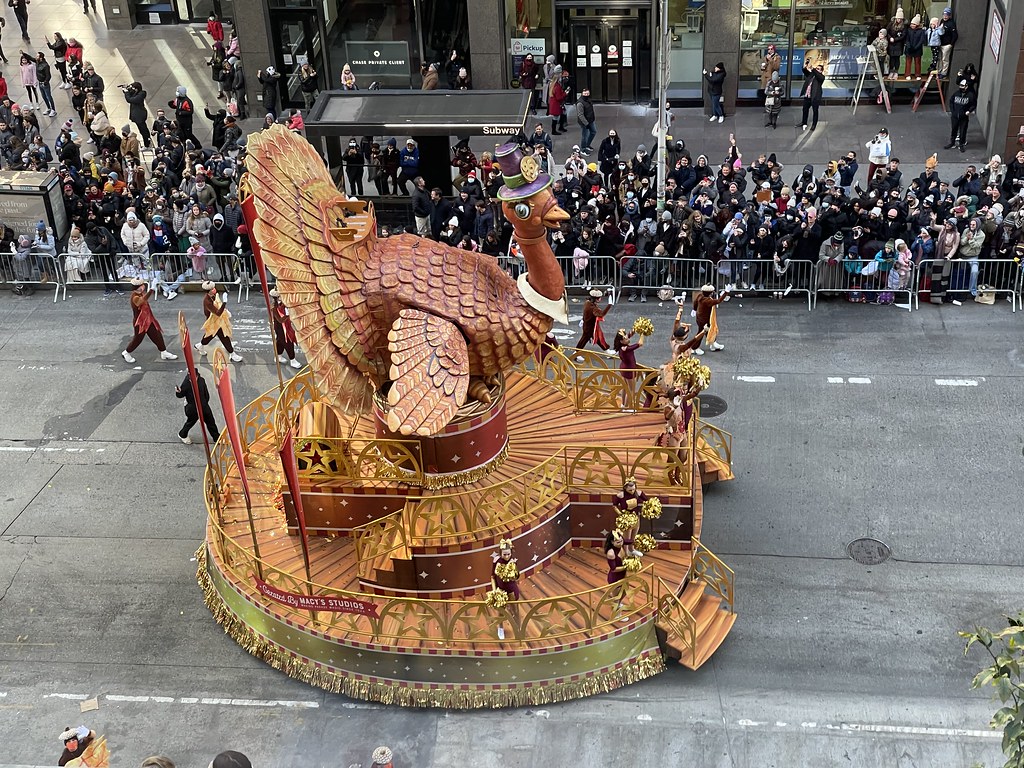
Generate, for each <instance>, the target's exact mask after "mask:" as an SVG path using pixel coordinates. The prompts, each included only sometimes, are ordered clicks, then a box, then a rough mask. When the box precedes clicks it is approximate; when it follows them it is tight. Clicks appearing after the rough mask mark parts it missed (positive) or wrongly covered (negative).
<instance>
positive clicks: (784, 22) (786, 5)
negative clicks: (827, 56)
mask: <svg viewBox="0 0 1024 768" xmlns="http://www.w3.org/2000/svg"><path fill="white" fill-rule="evenodd" d="M790 5H791V3H790V0H777V2H775V3H772V2H771V0H743V2H742V3H741V6H740V64H739V68H738V69H737V72H738V73H739V93H738V98H741V99H754V98H757V96H758V94H757V91H758V89H759V88H760V87H761V72H762V70H761V63H762V61H763V60H764V56H765V53H766V51H767V50H768V46H769V45H774V46H775V48H776V50H777V51H778V53H779V56H781V57H782V66H781V69H780V70H779V76H780V77H781V78H782V79H783V80H785V78H786V74H787V71H788V64H789V58H788V56H787V53H788V51H789V23H790V12H791V9H790ZM798 71H799V70H798ZM798 85H799V83H798Z"/></svg>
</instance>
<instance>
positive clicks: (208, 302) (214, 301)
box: [195, 280, 242, 363]
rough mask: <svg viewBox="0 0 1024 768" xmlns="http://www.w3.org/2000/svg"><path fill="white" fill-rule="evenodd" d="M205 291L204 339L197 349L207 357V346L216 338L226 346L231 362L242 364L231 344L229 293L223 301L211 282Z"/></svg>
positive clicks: (204, 287) (197, 345)
mask: <svg viewBox="0 0 1024 768" xmlns="http://www.w3.org/2000/svg"><path fill="white" fill-rule="evenodd" d="M203 290H204V291H206V296H205V298H203V314H204V315H205V316H206V322H205V323H203V338H202V340H201V341H199V342H197V343H196V345H195V346H196V349H198V350H199V354H201V355H205V354H206V352H207V349H206V347H207V345H208V344H209V343H210V342H211V341H213V338H214V337H215V336H216V337H217V338H218V339H220V343H221V344H223V345H224V349H226V350H227V351H228V354H229V356H230V360H231V362H233V363H240V362H242V356H241V355H240V354H238V353H237V352H235V348H234V346H232V344H231V313H230V312H229V311H228V308H227V305H226V302H227V298H228V294H227V292H226V291H225V293H224V298H223V299H221V297H220V296H218V295H217V284H216V283H214V282H213V281H211V280H207V281H206V282H204V283H203Z"/></svg>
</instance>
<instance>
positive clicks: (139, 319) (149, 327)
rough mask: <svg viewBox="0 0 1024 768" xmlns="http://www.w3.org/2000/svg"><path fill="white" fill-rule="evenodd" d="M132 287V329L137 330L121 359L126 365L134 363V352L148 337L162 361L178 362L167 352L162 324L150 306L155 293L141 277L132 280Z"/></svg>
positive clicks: (176, 357) (175, 357) (174, 356)
mask: <svg viewBox="0 0 1024 768" xmlns="http://www.w3.org/2000/svg"><path fill="white" fill-rule="evenodd" d="M132 285H134V286H135V290H133V291H132V296H131V304H132V316H133V318H132V327H133V328H134V329H135V335H134V336H132V338H131V341H129V342H128V346H127V347H125V348H124V350H123V351H122V352H121V357H123V358H124V361H125V362H126V363H134V362H135V358H134V357H132V352H134V351H135V349H136V348H137V347H138V346H139V344H141V343H142V340H143V339H144V338H146V337H147V336H148V337H149V340H150V341H152V342H153V343H154V344H155V345H156V348H157V349H158V350H160V359H161V360H177V359H178V356H177V355H173V354H171V353H170V352H168V351H167V344H165V343H164V335H163V333H162V332H161V329H160V323H158V322H157V321H156V318H155V317H153V310H152V308H151V307H150V306H149V300H150V298H151V297H152V296H153V291H151V290H150V289H149V288H148V286H147V283H146V281H145V280H143V279H142V278H141V277H137V278H135V279H134V280H132Z"/></svg>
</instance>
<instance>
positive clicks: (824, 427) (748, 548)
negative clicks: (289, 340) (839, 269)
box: [0, 291, 1024, 768]
mask: <svg viewBox="0 0 1024 768" xmlns="http://www.w3.org/2000/svg"><path fill="white" fill-rule="evenodd" d="M256 298H257V297H256V296H255V295H254V297H253V300H252V301H250V302H249V303H248V304H244V305H241V306H237V307H235V306H232V312H233V313H234V316H235V319H236V327H237V329H238V330H237V333H236V343H237V346H238V347H239V348H240V351H241V353H242V354H243V355H244V357H245V360H244V362H242V363H241V364H238V365H235V366H233V375H234V380H235V386H236V399H237V401H238V402H239V403H242V402H246V401H248V400H249V399H251V398H252V397H254V396H255V395H257V394H258V393H260V392H262V391H265V390H268V389H271V388H273V387H275V386H276V383H277V381H276V374H275V373H274V369H273V367H272V360H271V354H270V336H269V332H268V330H267V328H266V325H265V323H264V322H263V316H262V306H261V305H260V304H259V303H258V302H257V301H256ZM199 307H200V304H199V297H198V295H196V294H187V295H184V296H182V297H181V298H179V299H178V300H176V301H175V302H174V303H173V304H168V303H167V302H165V301H163V300H161V301H159V302H157V303H156V305H155V312H156V316H157V318H158V319H159V320H160V322H161V323H162V324H163V327H164V329H165V331H166V332H167V336H168V342H169V344H170V346H171V348H172V349H173V348H174V347H175V346H176V345H177V333H176V326H177V323H176V315H177V310H179V309H182V310H184V311H185V312H186V315H187V317H188V318H189V321H190V324H191V325H192V326H193V327H194V328H198V325H199V322H200V315H201V312H200V308H199ZM579 307H580V305H579V304H578V303H576V304H573V306H572V310H573V311H575V313H576V314H577V317H578V313H579ZM673 310H674V307H670V306H668V305H666V306H662V307H659V306H658V303H657V302H650V303H648V304H646V305H639V304H623V305H621V306H620V307H616V308H615V309H614V310H613V311H612V314H611V315H609V323H610V326H609V327H615V326H618V325H628V324H630V323H631V322H632V320H633V318H634V317H635V316H636V315H637V314H640V313H641V311H643V313H644V314H646V315H648V316H650V317H651V318H652V319H653V321H654V323H655V327H656V329H657V332H658V334H659V337H658V338H655V339H654V340H653V341H652V342H651V343H649V344H648V345H647V346H645V347H644V348H643V350H642V353H641V355H640V359H641V362H644V363H647V364H657V363H659V362H660V361H661V357H662V355H664V354H666V353H667V344H666V343H664V342H663V338H664V334H665V332H666V331H667V330H668V329H669V327H670V324H671V313H672V312H673ZM130 318H131V312H130V309H129V307H128V304H127V299H126V298H120V299H118V298H112V299H110V300H103V299H102V298H101V296H100V295H99V294H97V293H95V292H85V291H82V292H79V293H76V294H75V295H73V296H72V297H71V298H70V299H69V300H68V301H67V302H66V303H62V304H58V305H56V306H55V305H53V304H51V303H50V302H49V301H47V300H46V299H45V298H44V297H43V296H42V295H41V294H37V295H36V296H35V297H33V298H27V299H17V298H12V297H10V296H9V294H6V293H3V294H0V489H2V490H0V722H2V723H3V726H4V727H3V731H4V733H5V739H4V747H3V750H2V752H0V764H7V765H47V764H49V765H52V764H54V763H55V762H56V758H57V756H58V755H59V749H60V746H59V743H58V740H57V734H58V733H59V732H60V731H61V730H62V729H63V728H64V726H66V725H75V724H78V723H85V724H87V725H89V726H90V727H92V728H94V729H96V730H97V731H98V732H101V733H104V734H106V736H107V738H108V739H109V740H110V742H111V745H112V748H113V750H114V757H115V765H118V766H132V765H138V764H139V762H141V760H142V758H144V757H145V756H147V755H149V754H152V753H164V754H166V755H168V756H170V757H172V758H173V759H174V760H175V761H176V762H177V764H178V765H179V766H205V765H207V763H208V762H209V760H210V759H211V758H212V756H213V755H214V754H216V753H217V752H218V751H220V750H222V749H228V748H233V749H239V750H241V751H243V752H246V753H247V754H248V755H249V756H250V757H251V758H252V760H253V764H254V765H256V766H260V767H261V768H270V767H271V766H272V767H273V768H292V767H294V768H299V767H300V766H301V767H302V768H315V767H317V766H324V767H325V768H326V766H331V768H336V766H350V765H353V764H362V765H364V766H368V765H369V762H370V761H369V755H370V752H371V751H372V750H373V748H374V747H376V746H378V745H379V744H387V745H389V746H391V747H392V748H393V749H394V750H395V754H396V765H400V766H416V767H418V768H426V767H427V766H442V765H481V766H496V765H503V766H507V768H527V767H528V766H529V767H532V766H538V765H570V764H573V765H574V764H585V765H594V766H606V765H612V764H614V763H619V762H622V760H623V759H624V758H628V759H629V761H630V762H635V763H637V764H647V765H665V766H669V765H697V766H708V767H709V768H710V767H712V766H715V767H717V766H723V767H724V766H728V767H729V768H746V767H748V766H749V767H750V768H755V767H756V768H770V767H773V766H774V767H777V768H792V767H793V766H804V765H820V766H839V765H850V766H865V767H869V768H873V767H875V766H900V767H901V768H904V767H906V768H909V767H910V766H921V767H924V766H970V765H972V764H973V763H974V762H976V761H978V762H984V763H985V764H986V765H989V766H992V765H996V764H997V763H998V764H1001V760H999V756H1000V752H999V739H998V737H997V735H995V734H992V733H990V732H989V731H988V728H987V723H988V718H989V716H990V714H991V712H993V711H994V710H995V708H996V704H994V703H993V702H992V701H991V700H990V698H989V697H988V696H987V694H984V693H972V692H971V691H969V689H968V684H969V681H970V679H971V677H972V675H973V674H974V672H975V671H976V669H977V667H978V666H979V665H980V663H981V660H980V657H977V656H973V655H972V657H969V658H966V659H965V658H964V656H963V653H962V644H961V642H960V640H959V639H958V638H957V636H956V632H957V630H958V629H962V628H967V627H970V626H972V625H973V624H974V623H976V622H977V623H982V624H997V623H998V622H999V620H1000V616H1001V614H1003V613H1004V612H1008V611H1016V610H1018V609H1019V608H1020V607H1021V605H1020V589H1019V585H1020V583H1021V576H1022V573H1021V566H1020V555H1019V542H1020V541H1021V540H1022V538H1024V519H1022V518H1021V516H1020V515H1019V508H1018V503H1019V502H1018V499H1019V491H1020V479H1019V478H1020V476H1021V474H1020V473H1021V462H1022V451H1024V433H1022V429H1021V416H1020V410H1019V408H1017V407H1016V405H1015V404H1016V403H1017V402H1018V400H1019V397H1018V394H1019V391H1020V388H1021V384H1022V379H1024V349H1022V343H1021V339H1022V333H1021V332H1022V329H1024V315H1022V314H1020V313H1018V314H1016V315H1014V314H1012V313H1011V311H1010V306H1009V304H1006V303H1005V302H1000V303H999V304H998V305H997V306H994V307H981V306H976V305H973V304H970V305H965V306H963V307H959V308H957V307H952V306H949V307H943V308H941V309H936V308H934V307H931V306H923V307H922V308H921V310H920V311H919V312H914V313H908V312H906V311H904V310H900V309H898V308H895V307H878V306H867V305H849V304H846V303H845V302H827V301H822V302H820V303H819V306H818V308H817V309H816V310H815V311H814V312H808V311H807V309H806V304H803V305H802V304H801V302H800V300H799V299H797V300H795V301H787V302H777V301H770V300H760V301H752V300H749V299H745V300H741V299H734V300H733V301H731V302H729V303H728V304H726V305H723V307H722V308H721V313H720V325H721V329H722V332H721V338H720V340H721V341H722V342H723V343H724V344H725V349H724V350H723V351H721V352H717V353H708V355H707V356H706V357H705V358H704V359H705V360H706V361H707V362H708V364H709V365H710V366H711V367H712V371H713V375H714V378H713V381H712V385H711V389H710V392H711V393H713V394H715V395H718V396H720V397H722V398H724V399H725V400H726V401H727V404H728V410H727V411H726V412H725V413H724V414H723V415H721V416H720V417H718V418H716V419H715V420H714V421H715V423H717V424H719V425H720V426H722V427H723V428H724V429H727V430H729V431H730V432H732V434H733V436H734V443H733V447H734V464H735V470H736V480H735V481H733V482H731V483H727V484H722V485H717V486H714V487H712V488H711V489H709V490H708V492H707V494H706V497H705V521H704V536H703V538H704V541H705V543H706V544H707V545H708V546H709V547H710V548H711V549H712V550H713V551H715V552H716V553H718V554H719V555H720V556H722V557H723V559H725V561H726V562H727V563H728V564H729V565H731V566H732V567H733V568H734V569H735V571H736V593H737V609H738V612H739V614H740V616H739V620H738V621H737V623H736V626H735V628H734V629H733V632H732V634H731V635H730V637H729V638H728V640H727V641H726V643H725V644H724V645H723V647H722V648H721V649H720V650H719V652H718V653H717V654H716V655H715V656H714V658H713V659H712V661H711V662H710V663H709V664H707V665H706V666H705V667H704V668H702V669H701V670H700V671H698V672H696V673H693V672H689V671H687V670H685V669H683V668H680V667H672V668H670V670H669V671H668V672H666V673H664V674H662V675H659V676H657V677H655V678H653V679H651V680H648V681H646V682H644V683H641V684H639V685H634V686H630V687H627V688H624V689H620V690H618V691H615V692H613V693H611V694H608V695H604V696H598V697H595V698H591V699H587V700H583V701H578V702H573V703H568V704H562V705H555V706H547V707H543V708H540V709H518V710H508V711H486V712H469V713H466V712H445V711H410V710H401V709H394V708H387V707H383V706H378V705H372V704H367V703H364V702H356V701H352V700H349V699H346V698H344V697H342V696H338V695H332V694H325V693H324V692H322V691H320V690H317V689H313V688H309V687H307V686H305V685H302V684H300V683H297V682H294V681H292V680H290V679H288V678H287V677H285V676H284V675H282V674H280V673H278V672H275V671H273V670H271V669H270V668H269V667H267V666H265V665H264V664H262V663H261V662H259V661H257V660H256V659H254V658H252V657H250V656H249V655H248V654H246V653H245V652H244V651H242V650H241V649H240V648H239V647H238V646H237V645H236V644H235V643H234V642H233V641H232V640H231V639H230V638H228V637H226V636H225V635H224V634H223V632H222V631H221V630H220V628H219V627H218V626H217V625H216V624H215V623H214V621H213V620H212V618H211V617H210V615H209V613H208V612H207V610H206V609H205V607H204V606H203V603H202V599H201V595H200V592H199V590H198V588H197V587H196V584H195V578H194V572H195V562H194V561H193V559H192V558H193V553H194V552H195V550H196V548H197V547H198V546H199V543H200V541H201V538H202V535H203V517H204V513H203V507H202V495H201V491H200V476H201V472H202V468H203V464H204V462H203V453H202V448H201V447H200V446H198V445H192V446H185V445H182V444H181V443H180V442H179V441H178V439H177V436H176V434H175V433H176V431H177V429H178V428H179V427H180V424H181V420H182V416H181V407H180V401H178V400H176V399H175V397H174V391H173V390H174V386H175V385H176V384H178V383H179V381H180V380H181V378H182V376H183V375H184V367H183V366H182V365H181V364H180V361H179V362H158V361H157V360H156V357H157V354H156V350H155V348H153V347H152V346H149V345H148V342H146V344H145V345H144V346H143V347H142V348H140V349H139V350H138V351H137V352H136V353H135V356H136V358H137V360H138V363H136V365H134V366H131V365H127V364H126V363H124V362H123V361H122V360H121V358H120V356H119V351H120V350H121V349H122V348H123V346H124V344H125V342H126V340H127V338H128V336H129V331H130ZM619 318H621V320H620V319H619ZM570 322H571V325H570V327H569V328H566V329H564V332H565V336H566V337H570V338H571V337H575V335H576V333H577V332H578V328H577V327H576V325H575V323H572V321H570ZM206 370H208V366H206ZM217 408H218V406H215V410H216V409H217ZM217 412H218V413H219V411H217ZM861 536H870V537H874V538H877V539H880V540H881V541H883V542H885V543H886V544H887V545H889V546H890V547H891V549H892V555H893V556H892V558H891V559H890V560H888V561H887V562H885V563H883V564H881V565H879V566H873V567H872V566H863V565H859V564H857V563H856V562H854V561H853V560H851V559H849V558H848V557H847V554H846V549H845V548H846V545H847V543H848V542H850V541H851V540H853V539H855V538H857V537H861ZM92 697H98V704H99V708H98V710H96V711H93V712H88V713H84V714H83V713H81V712H80V704H81V701H82V700H84V699H88V698H92Z"/></svg>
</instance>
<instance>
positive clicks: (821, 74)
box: [798, 56, 825, 131]
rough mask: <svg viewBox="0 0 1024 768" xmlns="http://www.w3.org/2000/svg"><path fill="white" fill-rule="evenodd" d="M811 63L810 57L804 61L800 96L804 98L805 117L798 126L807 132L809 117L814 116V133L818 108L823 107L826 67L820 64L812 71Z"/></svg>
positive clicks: (812, 123)
mask: <svg viewBox="0 0 1024 768" xmlns="http://www.w3.org/2000/svg"><path fill="white" fill-rule="evenodd" d="M810 63H811V57H810V56H808V57H807V58H806V59H804V66H803V72H804V82H803V85H801V86H800V94H801V96H802V97H803V106H804V111H803V115H802V117H801V118H800V123H799V125H798V127H799V128H800V130H801V131H806V130H807V116H808V114H809V113H812V114H813V119H812V121H811V130H812V131H813V130H814V129H815V128H817V127H818V108H819V107H820V106H821V92H822V86H823V85H824V83H825V65H824V64H821V63H819V64H816V65H815V66H814V68H813V69H811V68H810V66H809V65H810Z"/></svg>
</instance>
